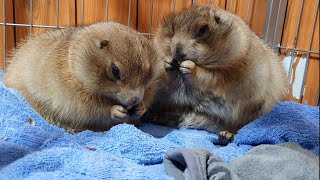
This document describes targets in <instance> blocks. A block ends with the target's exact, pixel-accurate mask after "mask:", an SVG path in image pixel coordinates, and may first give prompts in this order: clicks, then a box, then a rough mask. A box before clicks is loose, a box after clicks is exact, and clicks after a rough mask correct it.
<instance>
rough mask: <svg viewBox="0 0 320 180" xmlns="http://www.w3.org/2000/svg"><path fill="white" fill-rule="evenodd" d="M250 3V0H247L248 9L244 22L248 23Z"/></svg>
mask: <svg viewBox="0 0 320 180" xmlns="http://www.w3.org/2000/svg"><path fill="white" fill-rule="evenodd" d="M250 5H251V0H248V11H247V17H246V23H248V20H249V13H250Z"/></svg>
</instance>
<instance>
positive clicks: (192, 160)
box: [164, 143, 319, 180]
mask: <svg viewBox="0 0 320 180" xmlns="http://www.w3.org/2000/svg"><path fill="white" fill-rule="evenodd" d="M164 166H165V169H166V171H167V173H168V174H169V175H170V176H172V177H174V178H175V179H177V180H180V179H188V180H189V179H190V180H205V179H209V180H211V179H212V180H213V179H214V180H229V179H231V180H235V179H246V180H247V179H259V180H260V179H261V180H263V179H279V180H280V179H281V180H283V179H303V180H307V179H316V180H318V179H319V156H317V155H315V154H313V153H311V152H309V151H307V150H305V149H303V148H301V147H300V146H299V145H297V144H294V143H285V144H281V145H259V146H257V147H255V148H253V149H252V150H250V151H249V152H248V154H246V155H244V156H241V157H238V158H236V159H235V160H233V161H232V162H230V163H229V164H225V163H224V162H223V161H222V160H221V159H220V158H219V157H217V156H214V155H212V154H211V153H210V152H209V151H207V150H205V149H186V148H179V149H174V150H171V151H168V152H167V153H166V155H165V158H164Z"/></svg>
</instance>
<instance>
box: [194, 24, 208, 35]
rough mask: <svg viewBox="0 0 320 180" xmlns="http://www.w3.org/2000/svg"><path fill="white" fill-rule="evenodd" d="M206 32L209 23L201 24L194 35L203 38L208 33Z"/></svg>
mask: <svg viewBox="0 0 320 180" xmlns="http://www.w3.org/2000/svg"><path fill="white" fill-rule="evenodd" d="M208 33H209V25H208V24H205V25H202V26H201V27H200V28H199V29H198V31H197V34H196V37H197V38H205V37H206V36H207V35H208Z"/></svg>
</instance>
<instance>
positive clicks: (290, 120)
mask: <svg viewBox="0 0 320 180" xmlns="http://www.w3.org/2000/svg"><path fill="white" fill-rule="evenodd" d="M234 142H235V143H237V144H250V145H258V144H279V143H284V142H297V143H299V144H300V145H301V146H302V147H303V148H306V149H309V150H311V151H313V152H314V153H316V154H318V155H319V107H311V106H307V105H302V104H298V103H293V102H283V103H279V104H277V105H276V106H275V107H274V108H273V109H272V110H271V112H269V113H268V114H266V115H265V116H263V117H261V118H259V119H257V120H256V121H254V122H253V123H250V124H248V125H247V126H245V127H243V128H242V129H240V130H239V132H238V134H237V136H235V139H234Z"/></svg>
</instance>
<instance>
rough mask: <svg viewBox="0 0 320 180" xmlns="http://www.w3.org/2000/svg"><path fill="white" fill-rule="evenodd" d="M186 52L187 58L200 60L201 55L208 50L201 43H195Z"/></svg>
mask: <svg viewBox="0 0 320 180" xmlns="http://www.w3.org/2000/svg"><path fill="white" fill-rule="evenodd" d="M187 52H188V55H187V57H188V59H191V60H197V61H198V60H200V59H202V58H203V55H204V54H206V53H207V52H208V48H207V47H206V46H204V45H202V44H195V45H193V46H191V47H190V49H188V50H187Z"/></svg>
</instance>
